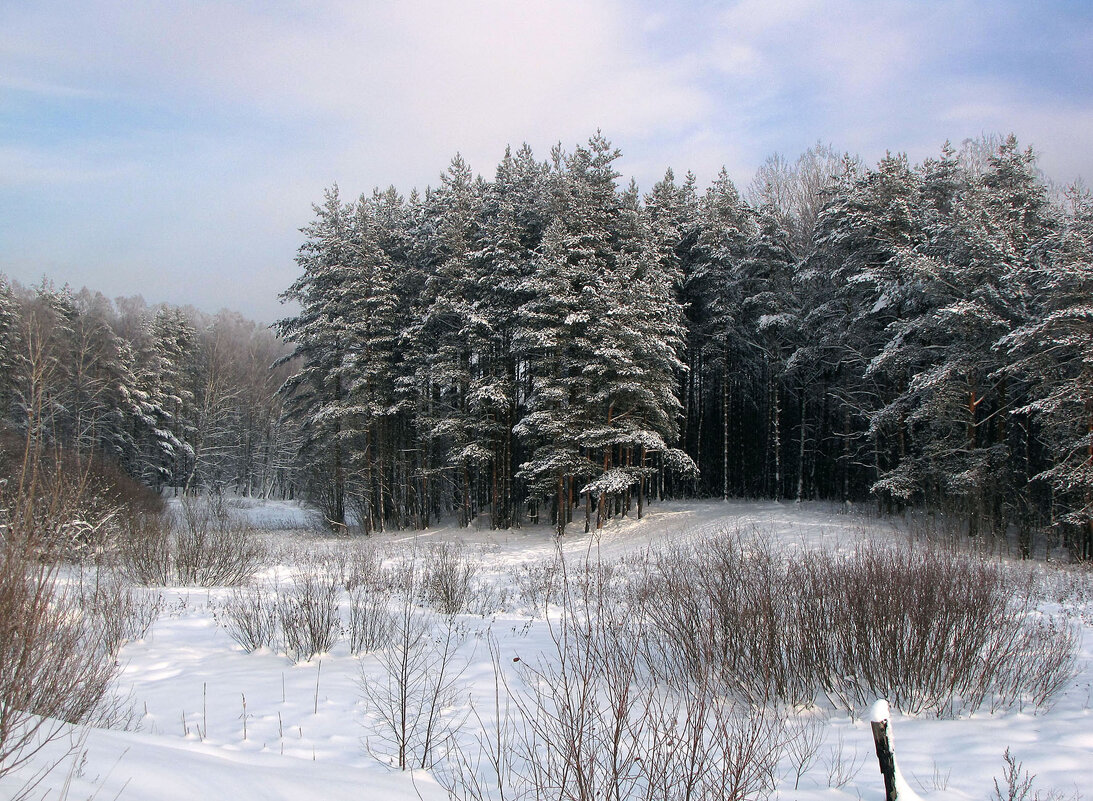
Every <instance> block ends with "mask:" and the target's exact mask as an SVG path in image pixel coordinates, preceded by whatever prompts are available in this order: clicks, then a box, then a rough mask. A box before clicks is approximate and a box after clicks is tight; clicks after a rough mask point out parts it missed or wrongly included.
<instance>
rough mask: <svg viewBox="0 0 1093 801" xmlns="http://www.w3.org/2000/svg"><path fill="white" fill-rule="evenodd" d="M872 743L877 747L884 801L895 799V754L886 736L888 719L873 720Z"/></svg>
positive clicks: (896, 794)
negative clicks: (882, 779)
mask: <svg viewBox="0 0 1093 801" xmlns="http://www.w3.org/2000/svg"><path fill="white" fill-rule="evenodd" d="M870 725H872V727H873V745H875V746H876V747H877V761H878V762H880V773H881V775H882V776H883V777H884V801H896V798H897V797H898V792H897V790H896V755H895V754H894V753H893V752H892V741H891V739H890V738H889V737H888V721H887V720H881V721H876V720H874V721H873V722H872V723H871V724H870Z"/></svg>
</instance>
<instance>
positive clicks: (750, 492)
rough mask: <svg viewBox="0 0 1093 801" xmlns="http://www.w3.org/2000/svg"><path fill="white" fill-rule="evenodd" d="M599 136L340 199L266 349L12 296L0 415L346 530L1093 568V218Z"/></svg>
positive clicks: (1048, 187)
mask: <svg viewBox="0 0 1093 801" xmlns="http://www.w3.org/2000/svg"><path fill="white" fill-rule="evenodd" d="M619 157H620V152H619V150H618V149H616V148H614V147H613V146H612V145H611V144H610V143H609V142H608V141H607V139H606V138H604V137H603V136H602V135H600V134H597V135H596V136H594V137H592V138H591V139H590V140H589V141H588V143H587V144H585V145H580V146H577V147H575V148H574V149H573V150H572V151H571V152H570V151H566V150H563V149H562V148H561V146H558V147H556V148H554V150H553V151H552V152H551V154H550V156H549V158H548V159H546V160H545V161H540V160H538V159H537V158H536V157H535V156H534V154H533V153H532V151H531V150H530V148H528V147H527V146H524V147H522V148H520V149H519V150H516V151H515V152H513V151H511V150H510V151H507V152H506V154H505V156H504V158H503V160H502V161H501V163H500V164H499V165H498V166H497V169H496V172H495V174H494V177H493V179H492V180H486V179H484V178H482V177H479V176H476V175H475V174H474V173H473V172H472V170H471V168H470V167H469V166H468V165H467V164H466V163H465V162H464V161H463V159H462V158H460V157H459V156H457V157H456V158H455V159H453V161H452V162H451V164H450V166H449V167H448V168H447V170H446V172H444V173H443V174H442V176H441V178H440V182H439V185H438V186H436V187H435V188H429V189H427V190H425V191H424V192H423V193H419V192H418V191H416V190H415V191H412V192H410V194H409V196H408V197H406V196H403V195H402V194H400V193H399V191H398V190H396V189H395V188H390V189H387V190H383V191H381V190H377V191H375V192H374V193H372V194H370V195H369V194H365V195H362V196H360V197H359V198H357V199H355V200H345V199H343V198H342V196H341V193H340V191H339V189H338V187H337V186H334V187H332V188H330V189H329V190H328V191H327V192H326V194H325V196H324V198H323V199H322V202H321V203H319V204H317V205H316V206H315V211H314V218H313V220H312V221H311V222H310V223H309V224H308V225H307V226H306V227H305V228H303V229H302V234H303V243H302V245H301V246H300V248H299V251H298V254H297V262H298V265H299V269H300V275H299V277H298V278H297V280H296V281H295V282H294V283H293V284H292V286H290V287H289V288H288V289H287V290H285V291H284V293H283V295H282V297H283V299H284V300H285V301H286V316H285V318H284V319H282V320H280V321H279V322H278V323H276V325H275V326H273V330H272V331H270V330H266V329H264V328H262V327H260V326H258V325H256V324H254V323H251V322H248V321H246V320H243V319H242V318H240V317H239V316H238V315H233V314H230V313H227V312H223V313H221V314H220V315H218V316H216V317H209V316H207V315H203V314H201V313H198V312H195V311H193V310H186V309H177V308H173V307H168V306H160V307H154V308H148V307H146V306H145V305H144V304H143V303H142V302H140V301H138V300H128V301H124V300H118V301H116V302H115V303H111V302H110V301H108V300H106V299H105V298H103V297H102V296H101V295H95V294H92V293H89V292H87V291H86V290H85V291H84V292H82V293H79V294H73V293H72V292H70V291H68V290H67V289H60V290H59V289H56V288H55V287H53V286H52V285H50V284H49V283H48V282H43V283H42V284H41V285H40V286H38V287H35V288H32V289H30V290H27V289H24V288H22V287H18V286H16V285H14V284H13V283H11V282H0V362H2V364H0V376H3V379H2V380H0V414H2V416H3V420H4V425H5V427H6V428H7V429H8V430H9V431H11V432H15V433H18V434H23V433H26V432H27V429H28V427H30V426H35V427H39V428H40V429H41V432H40V433H41V434H42V435H43V436H44V437H46V438H52V439H54V440H56V441H57V442H59V443H62V444H64V445H66V446H67V447H71V448H73V449H75V450H77V451H79V452H90V453H95V454H98V455H100V456H102V457H105V458H107V459H109V460H111V461H114V462H117V463H118V464H119V465H120V466H121V467H122V468H123V469H124V470H125V471H126V472H127V473H129V474H130V475H132V476H133V477H135V478H137V479H139V480H140V481H142V482H144V483H146V484H148V485H150V486H153V487H155V488H157V489H160V490H167V489H172V490H174V491H176V492H196V491H198V490H203V491H211V492H217V491H231V492H235V493H238V494H250V495H263V496H271V495H277V496H279V497H293V496H295V497H306V498H308V499H310V500H312V501H314V502H315V503H317V504H318V505H319V506H320V507H321V508H322V509H323V511H324V514H325V516H326V519H327V521H328V522H329V524H330V525H331V526H332V527H334V528H336V529H337V528H342V527H345V526H346V525H347V524H348V525H352V526H359V527H360V529H361V530H362V531H364V532H366V533H367V532H372V531H381V530H386V529H399V528H427V527H429V526H431V525H434V524H435V522H436V521H437V520H438V519H440V518H442V517H446V516H454V517H455V519H457V520H458V521H459V523H460V525H471V524H472V522H475V523H476V524H479V525H489V526H490V527H495V528H510V527H515V526H520V525H526V524H529V523H546V522H549V523H550V524H551V525H553V526H554V527H555V528H556V529H557V531H558V532H559V533H562V532H564V530H565V526H566V524H567V523H568V522H571V521H573V520H574V519H576V520H578V521H580V520H582V519H583V522H584V527H585V530H588V529H590V528H592V527H596V526H599V525H602V523H603V521H604V520H605V519H607V518H609V517H611V516H613V515H617V514H630V515H634V516H638V517H640V516H641V515H642V514H643V510H644V507H645V505H646V504H647V503H649V502H651V501H653V500H656V499H660V498H664V497H681V496H688V497H691V496H700V497H724V498H728V497H766V498H774V499H797V500H804V499H814V498H815V499H831V500H836V501H841V502H853V503H857V502H869V503H876V504H879V507H880V508H881V510H882V511H890V512H895V511H898V510H899V509H902V508H906V507H908V506H916V507H921V508H925V509H929V510H934V511H938V512H943V513H945V514H947V515H952V516H953V517H954V518H956V519H959V520H960V521H961V525H962V527H963V528H964V530H965V532H966V533H967V534H969V535H972V536H982V535H1001V534H1005V533H1012V534H1014V535H1016V536H1017V538H1018V541H1019V542H1020V544H1021V548H1022V549H1023V550H1024V551H1025V552H1026V553H1027V552H1028V550H1029V549H1031V547H1032V545H1033V538H1034V536H1036V535H1037V534H1043V533H1045V532H1052V534H1053V535H1054V536H1059V537H1061V538H1062V541H1063V542H1065V543H1066V544H1067V545H1068V546H1069V547H1070V549H1071V552H1072V553H1073V555H1075V556H1076V557H1078V558H1086V559H1087V558H1090V557H1091V556H1093V387H1091V377H1093V372H1091V370H1093V305H1091V303H1090V297H1091V295H1090V291H1091V289H1093V283H1091V281H1093V267H1091V264H1090V254H1091V252H1093V201H1091V199H1090V196H1089V194H1088V192H1087V191H1085V190H1084V189H1083V188H1082V187H1080V186H1077V187H1070V188H1067V189H1060V188H1057V187H1055V186H1053V185H1052V184H1051V183H1050V182H1049V181H1048V180H1047V179H1046V178H1045V177H1044V176H1042V175H1041V173H1040V172H1039V170H1038V168H1037V163H1036V156H1035V153H1034V152H1033V151H1032V150H1031V149H1025V148H1022V147H1021V146H1020V145H1019V143H1018V142H1017V141H1016V139H1015V138H1013V137H1009V138H1005V139H999V138H989V137H987V138H982V139H979V140H973V141H968V142H965V143H964V144H963V145H962V146H961V147H960V148H954V147H952V146H950V145H949V144H946V145H944V146H943V147H942V148H941V149H940V151H939V153H938V155H937V156H936V157H933V158H929V159H926V160H924V161H923V162H922V163H920V164H912V163H910V162H909V160H908V158H907V157H906V156H903V155H899V154H889V155H887V156H886V157H884V158H883V159H881V160H880V161H879V162H878V163H877V164H875V165H874V166H867V165H865V164H864V163H863V162H862V161H861V160H860V159H858V158H856V157H853V156H850V155H843V154H839V153H837V152H836V151H834V150H833V149H832V148H830V147H827V146H823V145H817V146H815V147H813V148H811V149H809V150H808V151H806V152H805V153H804V154H803V155H801V156H800V157H799V158H798V159H797V160H795V161H787V160H785V159H783V158H780V157H777V156H775V157H772V158H770V159H768V161H767V162H766V163H765V164H764V165H763V166H762V167H760V169H759V170H758V172H757V174H756V176H755V177H754V179H753V181H752V182H751V183H750V184H749V185H748V186H747V187H746V188H745V189H744V190H743V191H740V190H738V188H737V187H736V186H735V185H734V184H733V182H732V181H731V180H730V178H729V177H728V174H727V173H726V172H725V171H722V172H721V174H720V175H718V176H717V177H716V179H715V180H714V181H713V182H712V184H711V185H710V186H709V187H708V188H706V189H705V190H704V191H700V189H699V187H698V181H697V179H696V178H695V176H693V175H691V174H687V175H686V176H685V177H684V178H683V179H682V180H679V179H677V178H676V176H675V175H674V174H673V173H672V172H671V171H668V172H667V173H666V175H665V176H664V178H663V180H661V181H659V182H658V183H656V184H655V185H654V186H653V187H652V189H651V191H649V192H648V193H646V194H642V193H641V192H640V191H639V189H638V188H637V186H636V185H635V184H634V183H633V182H631V183H630V184H629V185H624V184H622V183H620V179H621V174H620V172H619V171H618V169H617V167H616V163H617V161H618V159H619Z"/></svg>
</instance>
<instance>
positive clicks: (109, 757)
mask: <svg viewBox="0 0 1093 801" xmlns="http://www.w3.org/2000/svg"><path fill="white" fill-rule="evenodd" d="M646 512H647V513H646V516H645V518H644V519H642V520H640V521H638V520H633V519H625V520H623V521H621V522H619V521H613V522H611V523H610V524H609V525H608V526H606V527H605V529H604V530H603V531H601V532H594V533H593V534H592V535H585V534H584V533H583V518H581V519H577V520H575V521H574V522H573V523H572V524H571V525H570V528H569V530H568V532H567V535H566V537H565V538H564V539H563V540H562V541H561V542H560V543H559V541H558V540H556V539H555V537H554V536H553V535H552V530H551V527H550V525H549V524H543V525H540V526H529V527H525V528H522V529H516V530H511V531H491V530H490V529H489V528H488V521H485V523H484V525H480V526H478V527H472V528H470V529H458V528H456V527H454V526H445V527H440V528H437V529H433V530H429V531H426V532H420V533H411V532H398V533H381V534H376V535H373V537H372V539H373V540H375V541H376V542H377V543H379V544H381V545H384V546H393V547H402V546H409V545H412V544H427V543H436V542H445V541H460V542H462V543H463V544H464V546H465V547H467V548H468V549H470V551H471V552H472V553H476V554H477V555H478V556H479V558H480V559H481V561H482V565H483V571H484V574H485V575H487V576H492V577H496V580H497V581H504V580H506V577H507V576H511V572H512V570H513V568H514V567H516V566H518V565H520V564H521V563H525V562H534V561H536V560H540V559H546V558H549V557H552V556H553V554H554V552H555V549H556V548H557V547H561V548H562V550H563V551H564V552H565V553H566V554H567V556H572V557H577V556H583V555H591V556H592V557H593V558H595V557H597V556H598V557H599V558H602V559H604V560H613V559H617V558H619V557H624V556H626V555H629V554H633V553H636V552H640V551H642V550H644V549H648V548H651V547H653V548H656V547H664V546H666V545H670V544H688V543H697V542H700V541H701V540H702V539H704V538H707V537H710V536H714V535H716V534H718V533H720V532H723V531H733V530H736V529H750V530H754V531H756V532H757V533H759V534H760V535H761V536H764V537H770V538H772V539H775V540H777V541H778V542H779V543H782V544H784V545H785V546H786V547H791V548H804V549H808V548H815V547H817V546H818V545H820V544H824V545H826V546H834V547H845V546H850V545H852V544H853V543H854V542H856V541H858V540H859V539H860V538H863V537H881V538H884V537H895V538H903V537H906V536H907V535H906V532H905V531H904V530H903V528H901V526H900V525H899V524H897V523H895V522H892V521H888V520H884V519H877V518H875V517H871V516H869V515H864V514H860V513H858V512H857V511H856V510H853V509H846V508H844V507H841V506H837V505H826V504H797V505H795V504H792V503H776V502H769V501H758V502H749V501H729V502H688V503H683V502H679V503H661V504H653V505H650V506H648V507H647V509H646ZM246 514H247V516H248V517H249V518H250V519H252V520H258V521H261V520H262V519H263V515H267V514H268V518H265V519H268V520H289V519H291V520H301V519H310V515H309V514H308V513H307V512H306V511H305V510H303V509H302V507H300V506H299V505H298V504H291V505H285V504H270V505H269V507H268V509H262V508H261V505H259V504H254V505H252V506H250V507H248V509H247V510H246ZM277 536H280V537H284V538H287V539H295V540H297V541H303V542H308V543H315V544H317V545H316V547H318V545H320V544H321V542H322V540H321V538H320V537H318V536H316V535H315V534H314V533H301V532H285V533H283V534H280V535H277ZM290 571H291V566H289V565H285V566H281V567H278V568H275V569H273V570H271V571H270V574H269V577H274V578H275V577H277V576H287V575H288V574H289V572H290ZM509 580H511V579H509ZM152 591H153V592H159V593H162V595H163V598H164V602H165V606H164V611H163V613H162V614H161V616H160V618H159V619H158V621H157V622H156V623H155V624H154V626H153V628H152V630H151V631H150V632H149V634H148V636H147V637H146V638H145V639H144V640H143V641H139V642H133V643H129V644H127V645H126V646H125V647H124V648H123V650H122V652H121V657H120V658H121V662H122V665H123V667H122V671H121V678H120V682H119V691H120V692H121V693H122V694H124V695H125V696H126V697H127V699H128V703H130V704H132V707H133V709H134V711H135V716H136V718H137V728H136V729H135V730H130V731H119V730H107V729H87V730H85V731H84V732H83V735H84V736H85V741H84V745H83V748H82V755H81V756H79V757H78V758H76V759H69V760H66V761H64V762H63V763H62V764H61V766H60V767H59V768H58V769H57V770H56V771H55V772H54V773H53V774H51V775H50V776H49V777H48V778H47V779H46V780H45V781H44V782H43V783H42V784H41V785H40V786H39V788H38V789H37V790H36V792H35V794H34V796H33V797H35V798H63V797H67V798H71V799H86V798H97V799H115V798H116V799H120V800H121V801H170V800H171V799H179V801H181V800H182V799H202V798H223V799H229V800H230V801H251V800H252V799H253V800H254V801H258V799H293V801H308V799H322V800H323V801H337V800H338V799H361V798H369V799H389V800H390V801H403V799H405V800H406V801H409V800H410V799H419V798H420V799H439V798H445V797H447V794H446V793H445V792H444V790H443V789H442V788H441V787H440V786H439V785H438V784H437V783H436V781H435V780H434V779H433V778H432V777H431V776H429V775H428V774H427V773H425V772H423V771H417V772H415V773H413V774H410V773H404V772H401V771H398V770H396V769H394V768H392V767H391V765H390V761H389V758H388V757H387V756H386V755H385V753H384V749H383V747H382V744H380V743H379V742H378V740H377V739H376V738H377V729H376V722H375V719H374V716H373V715H371V714H370V713H369V711H368V710H367V708H366V705H365V702H364V701H363V699H362V692H361V688H360V679H361V675H362V672H363V673H364V674H368V673H370V672H373V673H374V672H375V671H376V670H378V667H377V665H378V663H377V662H376V657H375V656H359V657H358V656H353V655H350V654H349V652H348V647H347V645H346V643H345V642H344V640H343V641H342V642H340V643H339V644H338V645H336V646H335V648H334V649H333V651H332V652H331V653H329V654H325V655H323V656H322V657H321V659H319V658H315V659H314V660H312V661H311V662H303V663H300V664H294V663H293V662H292V661H291V660H290V659H289V658H287V657H286V656H284V655H282V654H278V653H274V652H272V651H270V650H261V651H258V652H255V653H246V652H245V651H244V650H243V649H242V648H241V647H240V646H239V645H237V644H236V643H235V642H234V641H233V640H232V639H231V638H230V637H229V636H228V634H227V633H226V631H225V630H224V628H223V627H219V626H218V625H217V623H216V621H215V620H214V611H215V610H216V607H217V604H219V603H222V602H223V601H224V600H225V599H226V598H227V597H228V595H229V592H230V591H229V590H227V589H222V588H214V589H211V590H205V589H197V588H181V589H180V588H161V589H157V590H152ZM1090 597H1091V596H1090V595H1088V594H1087V596H1086V598H1087V600H1086V601H1085V604H1086V608H1085V610H1084V614H1083V615H1082V617H1081V618H1080V619H1081V620H1084V622H1083V623H1082V625H1083V627H1084V631H1083V634H1084V637H1083V644H1082V646H1081V654H1080V667H1079V672H1078V675H1077V676H1076V677H1075V678H1074V680H1073V681H1072V682H1071V683H1070V685H1069V686H1068V687H1067V688H1066V690H1065V691H1064V692H1063V693H1062V694H1061V696H1060V697H1059V698H1058V699H1057V701H1056V703H1055V704H1054V706H1053V707H1052V708H1051V709H1049V710H1047V711H1041V712H1038V713H1033V712H1031V711H1023V712H1020V711H1013V712H1008V713H1005V714H998V715H992V714H989V713H987V712H980V713H977V714H975V715H973V716H971V717H964V718H959V719H937V718H932V717H929V716H922V717H909V716H905V715H902V714H901V713H900V712H899V711H898V710H895V709H893V710H891V711H890V712H889V710H887V709H886V708H885V707H886V706H887V705H886V704H882V703H878V704H876V705H874V706H873V707H872V708H871V709H870V708H866V709H861V710H858V713H857V714H856V715H854V716H853V717H849V716H846V715H845V714H844V715H842V716H839V715H838V714H837V713H836V714H835V715H834V716H832V717H831V718H829V719H828V720H827V722H826V725H825V730H824V739H823V742H822V744H821V745H820V746H819V750H818V752H817V755H816V760H815V764H814V765H813V767H812V768H811V769H810V770H808V771H806V772H805V773H804V775H803V777H802V778H801V781H800V785H799V789H794V780H793V777H792V770H791V768H790V767H789V766H788V765H786V766H784V769H783V770H782V771H781V774H780V781H779V784H778V788H777V790H776V791H775V793H774V795H773V798H778V799H787V800H788V799H795V800H796V801H821V800H823V801H840V800H841V799H845V800H846V801H860V799H877V800H878V801H879V800H880V799H882V798H883V796H884V785H883V782H882V780H881V776H880V773H879V770H878V768H877V762H876V758H875V755H874V752H873V742H872V735H871V730H870V726H869V720H870V719H871V718H875V717H876V716H877V715H878V714H883V715H884V717H885V718H887V719H889V720H890V721H891V725H892V727H893V730H894V733H895V736H896V742H897V748H896V754H897V758H898V760H899V764H900V767H901V769H902V773H903V775H904V776H906V778H907V782H908V789H909V790H911V791H912V792H918V793H919V794H920V795H921V796H922V798H924V799H927V801H929V799H932V798H938V799H940V798H946V799H986V798H988V797H989V796H990V794H991V792H992V791H993V784H992V780H993V778H994V777H999V776H1001V773H1002V768H1003V761H1002V755H1003V752H1004V751H1005V749H1006V748H1007V747H1008V748H1010V749H1011V751H1012V753H1013V755H1014V756H1015V757H1016V758H1017V759H1019V760H1020V761H1021V762H1022V763H1023V766H1024V768H1025V769H1026V770H1028V771H1029V772H1030V773H1032V774H1035V775H1036V779H1035V782H1036V787H1037V788H1038V789H1043V790H1048V789H1053V790H1057V791H1059V792H1061V793H1063V794H1064V797H1074V793H1075V792H1080V793H1081V794H1082V796H1083V797H1085V798H1087V799H1088V798H1090V797H1091V794H1090V790H1089V788H1091V787H1093V711H1091V710H1093V669H1091V661H1093V660H1091V657H1093V637H1091V636H1089V635H1090V633H1091V632H1090V631H1089V629H1090V628H1093V600H1090ZM466 624H467V626H468V628H469V629H470V630H471V631H472V632H476V633H478V634H482V633H483V632H484V631H485V630H486V629H487V628H488V629H489V630H490V632H491V633H492V636H494V637H495V638H496V640H497V643H498V648H499V651H500V657H501V659H500V661H501V663H502V664H506V663H510V662H511V661H512V660H513V659H514V658H521V657H522V658H524V659H527V658H529V657H532V658H534V657H535V656H536V655H537V654H538V653H539V652H541V651H545V650H546V648H547V646H548V645H549V644H550V640H549V631H548V630H547V626H546V624H545V623H543V622H542V621H541V620H531V618H530V616H528V615H522V614H518V613H512V614H497V615H494V616H492V617H489V618H482V617H475V616H471V615H468V616H466ZM464 650H465V651H466V656H467V659H468V667H467V670H466V672H465V674H464V679H465V680H466V681H468V682H469V684H470V694H471V695H472V696H473V697H474V698H475V699H476V704H478V706H477V709H478V711H479V712H480V713H483V712H484V716H485V715H488V714H489V710H488V709H483V707H482V706H481V704H483V703H487V701H485V700H483V699H491V698H492V697H493V692H494V668H493V663H492V661H491V658H490V654H489V649H488V648H487V647H485V644H484V640H483V639H481V638H480V637H476V636H471V637H470V638H469V639H468V644H467V645H466V646H465V647H464ZM244 701H245V704H246V707H245V710H246V711H245V719H244ZM244 724H245V726H246V736H244ZM836 761H838V762H839V763H840V764H841V768H842V770H843V772H844V773H845V774H847V775H849V776H850V779H849V781H847V782H846V783H845V784H843V785H842V786H834V787H833V786H830V785H831V783H832V782H831V778H830V774H831V772H832V765H833V764H834V763H835V762H836ZM66 783H67V785H68V786H67V787H66ZM18 788H19V776H18V775H16V776H14V777H8V778H7V779H6V780H5V781H0V799H2V798H10V797H13V796H14V795H15V793H16V791H17V790H18Z"/></svg>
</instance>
